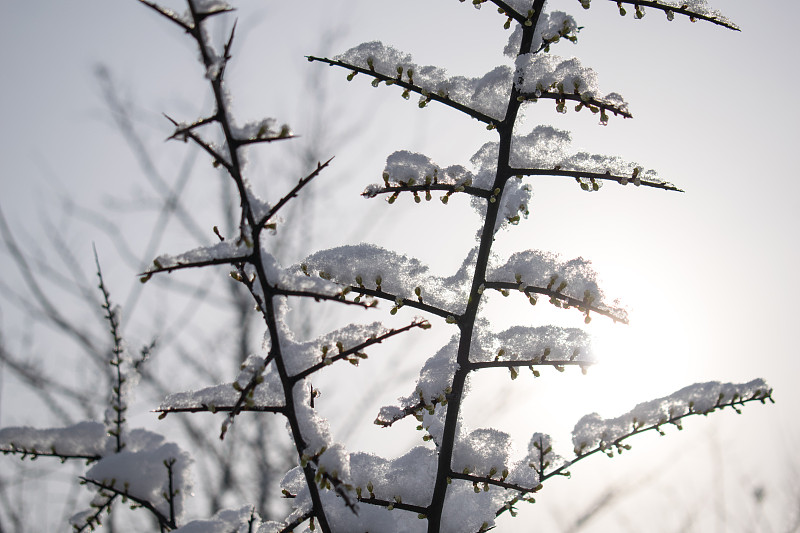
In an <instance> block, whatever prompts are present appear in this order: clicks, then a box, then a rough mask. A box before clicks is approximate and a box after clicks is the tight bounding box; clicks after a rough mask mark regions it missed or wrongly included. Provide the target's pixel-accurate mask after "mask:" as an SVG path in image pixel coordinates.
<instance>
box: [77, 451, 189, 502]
mask: <svg viewBox="0 0 800 533" xmlns="http://www.w3.org/2000/svg"><path fill="white" fill-rule="evenodd" d="M190 461H191V460H190V458H189V456H188V454H186V453H185V452H183V451H181V450H180V448H178V446H177V445H176V444H173V443H166V444H161V445H160V446H158V447H156V448H150V447H148V448H143V449H141V450H136V451H134V450H129V449H125V450H123V451H121V452H119V453H115V454H111V455H108V456H106V457H104V458H103V459H101V460H100V461H98V462H97V463H95V465H94V466H92V468H90V469H89V471H88V472H86V475H85V477H86V478H87V479H91V480H94V481H97V482H99V483H102V484H104V485H106V486H110V487H113V488H115V489H116V490H119V491H121V492H123V493H124V494H127V495H129V496H131V497H133V498H138V499H140V500H144V501H148V502H151V503H152V504H153V506H154V507H155V508H156V509H157V510H158V511H159V512H160V513H161V514H162V515H164V516H167V517H168V516H170V503H169V501H167V499H166V498H165V497H164V495H165V494H169V491H170V480H169V475H168V469H167V466H166V464H171V465H172V466H171V470H172V485H171V486H172V487H173V490H177V492H176V493H175V496H174V499H173V504H174V510H175V516H176V518H179V517H180V516H181V515H182V513H183V499H184V496H185V495H188V494H189V492H190V491H189V479H188V477H187V475H188V467H189V463H190ZM89 488H91V486H89Z"/></svg>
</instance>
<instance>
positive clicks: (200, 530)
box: [174, 505, 282, 533]
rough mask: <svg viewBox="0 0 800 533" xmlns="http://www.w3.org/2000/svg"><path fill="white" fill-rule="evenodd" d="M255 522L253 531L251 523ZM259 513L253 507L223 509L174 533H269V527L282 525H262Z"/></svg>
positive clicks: (273, 523)
mask: <svg viewBox="0 0 800 533" xmlns="http://www.w3.org/2000/svg"><path fill="white" fill-rule="evenodd" d="M251 518H252V520H253V526H254V527H252V529H251V526H250V521H251ZM259 524H261V520H260V518H259V516H258V513H254V511H253V508H252V507H251V506H249V505H248V506H245V507H242V508H240V509H236V510H233V509H223V510H221V511H218V512H217V513H216V514H215V515H214V516H212V517H211V518H208V519H205V520H192V521H191V522H189V523H188V524H186V525H185V526H183V527H179V528H178V529H176V530H174V533H250V532H251V531H252V532H255V531H258V532H259V533H261V532H264V531H268V529H267V528H268V527H273V528H274V527H275V526H279V525H282V524H278V523H277V522H268V523H266V524H261V525H260V527H259Z"/></svg>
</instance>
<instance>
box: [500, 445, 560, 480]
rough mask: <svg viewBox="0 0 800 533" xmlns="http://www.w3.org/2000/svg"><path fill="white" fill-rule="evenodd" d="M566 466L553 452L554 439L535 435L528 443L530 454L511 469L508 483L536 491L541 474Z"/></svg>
mask: <svg viewBox="0 0 800 533" xmlns="http://www.w3.org/2000/svg"><path fill="white" fill-rule="evenodd" d="M563 464H564V459H563V458H562V457H561V456H559V455H558V454H556V453H555V452H554V451H553V439H552V438H551V437H550V435H546V434H544V433H534V434H533V435H532V436H531V440H530V442H529V443H528V453H527V454H526V455H525V457H523V458H522V459H521V460H520V461H519V462H518V463H516V464H515V465H514V467H513V468H511V472H510V473H509V475H508V477H507V478H506V481H508V482H509V483H514V484H517V485H521V486H523V487H527V488H530V489H535V488H536V487H537V486H538V485H539V483H540V474H541V473H547V472H551V471H552V470H554V469H556V468H559V467H560V466H562V465H563Z"/></svg>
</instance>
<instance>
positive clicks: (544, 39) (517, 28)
mask: <svg viewBox="0 0 800 533" xmlns="http://www.w3.org/2000/svg"><path fill="white" fill-rule="evenodd" d="M578 30H579V28H578V24H577V22H575V19H574V18H572V16H571V15H568V14H566V13H564V12H563V11H553V12H551V13H542V15H541V16H540V17H539V23H538V24H537V26H536V32H535V33H534V34H533V41H532V42H531V51H536V50H538V49H540V48H543V47H545V46H546V45H548V44H551V43H555V42H556V41H558V40H560V39H561V38H562V37H563V38H567V39H575V38H576V37H575V34H577V33H578ZM521 45H522V26H521V25H519V24H515V25H514V31H513V32H512V33H511V35H510V36H509V37H508V44H507V45H506V47H505V49H503V53H504V54H505V55H507V56H509V57H517V55H518V54H519V49H520V46H521Z"/></svg>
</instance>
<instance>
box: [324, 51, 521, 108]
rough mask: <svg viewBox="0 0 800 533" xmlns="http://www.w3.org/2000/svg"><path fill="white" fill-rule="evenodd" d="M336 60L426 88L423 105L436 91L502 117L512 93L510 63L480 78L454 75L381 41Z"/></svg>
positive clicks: (348, 52) (465, 104)
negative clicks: (421, 64) (423, 62)
mask: <svg viewBox="0 0 800 533" xmlns="http://www.w3.org/2000/svg"><path fill="white" fill-rule="evenodd" d="M335 59H336V60H338V61H341V62H343V63H346V64H349V65H352V66H354V67H360V68H364V69H369V70H371V71H374V72H377V73H379V74H383V75H384V76H389V77H391V78H396V79H400V80H402V81H408V82H409V83H412V84H413V85H415V86H417V87H419V88H420V89H421V90H423V91H424V92H423V96H422V98H421V100H420V105H424V104H423V102H424V101H425V100H426V95H427V94H436V95H438V96H440V97H442V98H447V99H450V100H452V101H454V102H457V103H459V104H462V105H464V106H467V107H469V108H471V109H473V110H475V111H478V112H480V113H483V114H485V115H488V116H490V117H492V118H494V119H497V120H502V119H503V117H504V116H505V112H506V106H507V105H508V98H509V95H510V94H511V77H512V71H511V68H509V67H507V66H499V67H497V68H495V69H493V70H492V71H490V72H488V73H486V74H485V75H483V76H482V77H480V78H465V77H463V76H452V77H451V76H448V75H447V72H446V71H445V70H444V69H443V68H440V67H435V66H420V65H417V64H415V63H413V62H412V60H411V56H410V55H408V54H405V53H403V52H399V51H398V50H396V49H395V48H392V47H391V46H386V45H384V44H383V43H381V42H379V41H372V42H368V43H362V44H360V45H358V46H356V47H354V48H351V49H350V50H348V51H347V52H345V53H343V54H341V55H338V56H336V58H335Z"/></svg>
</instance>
